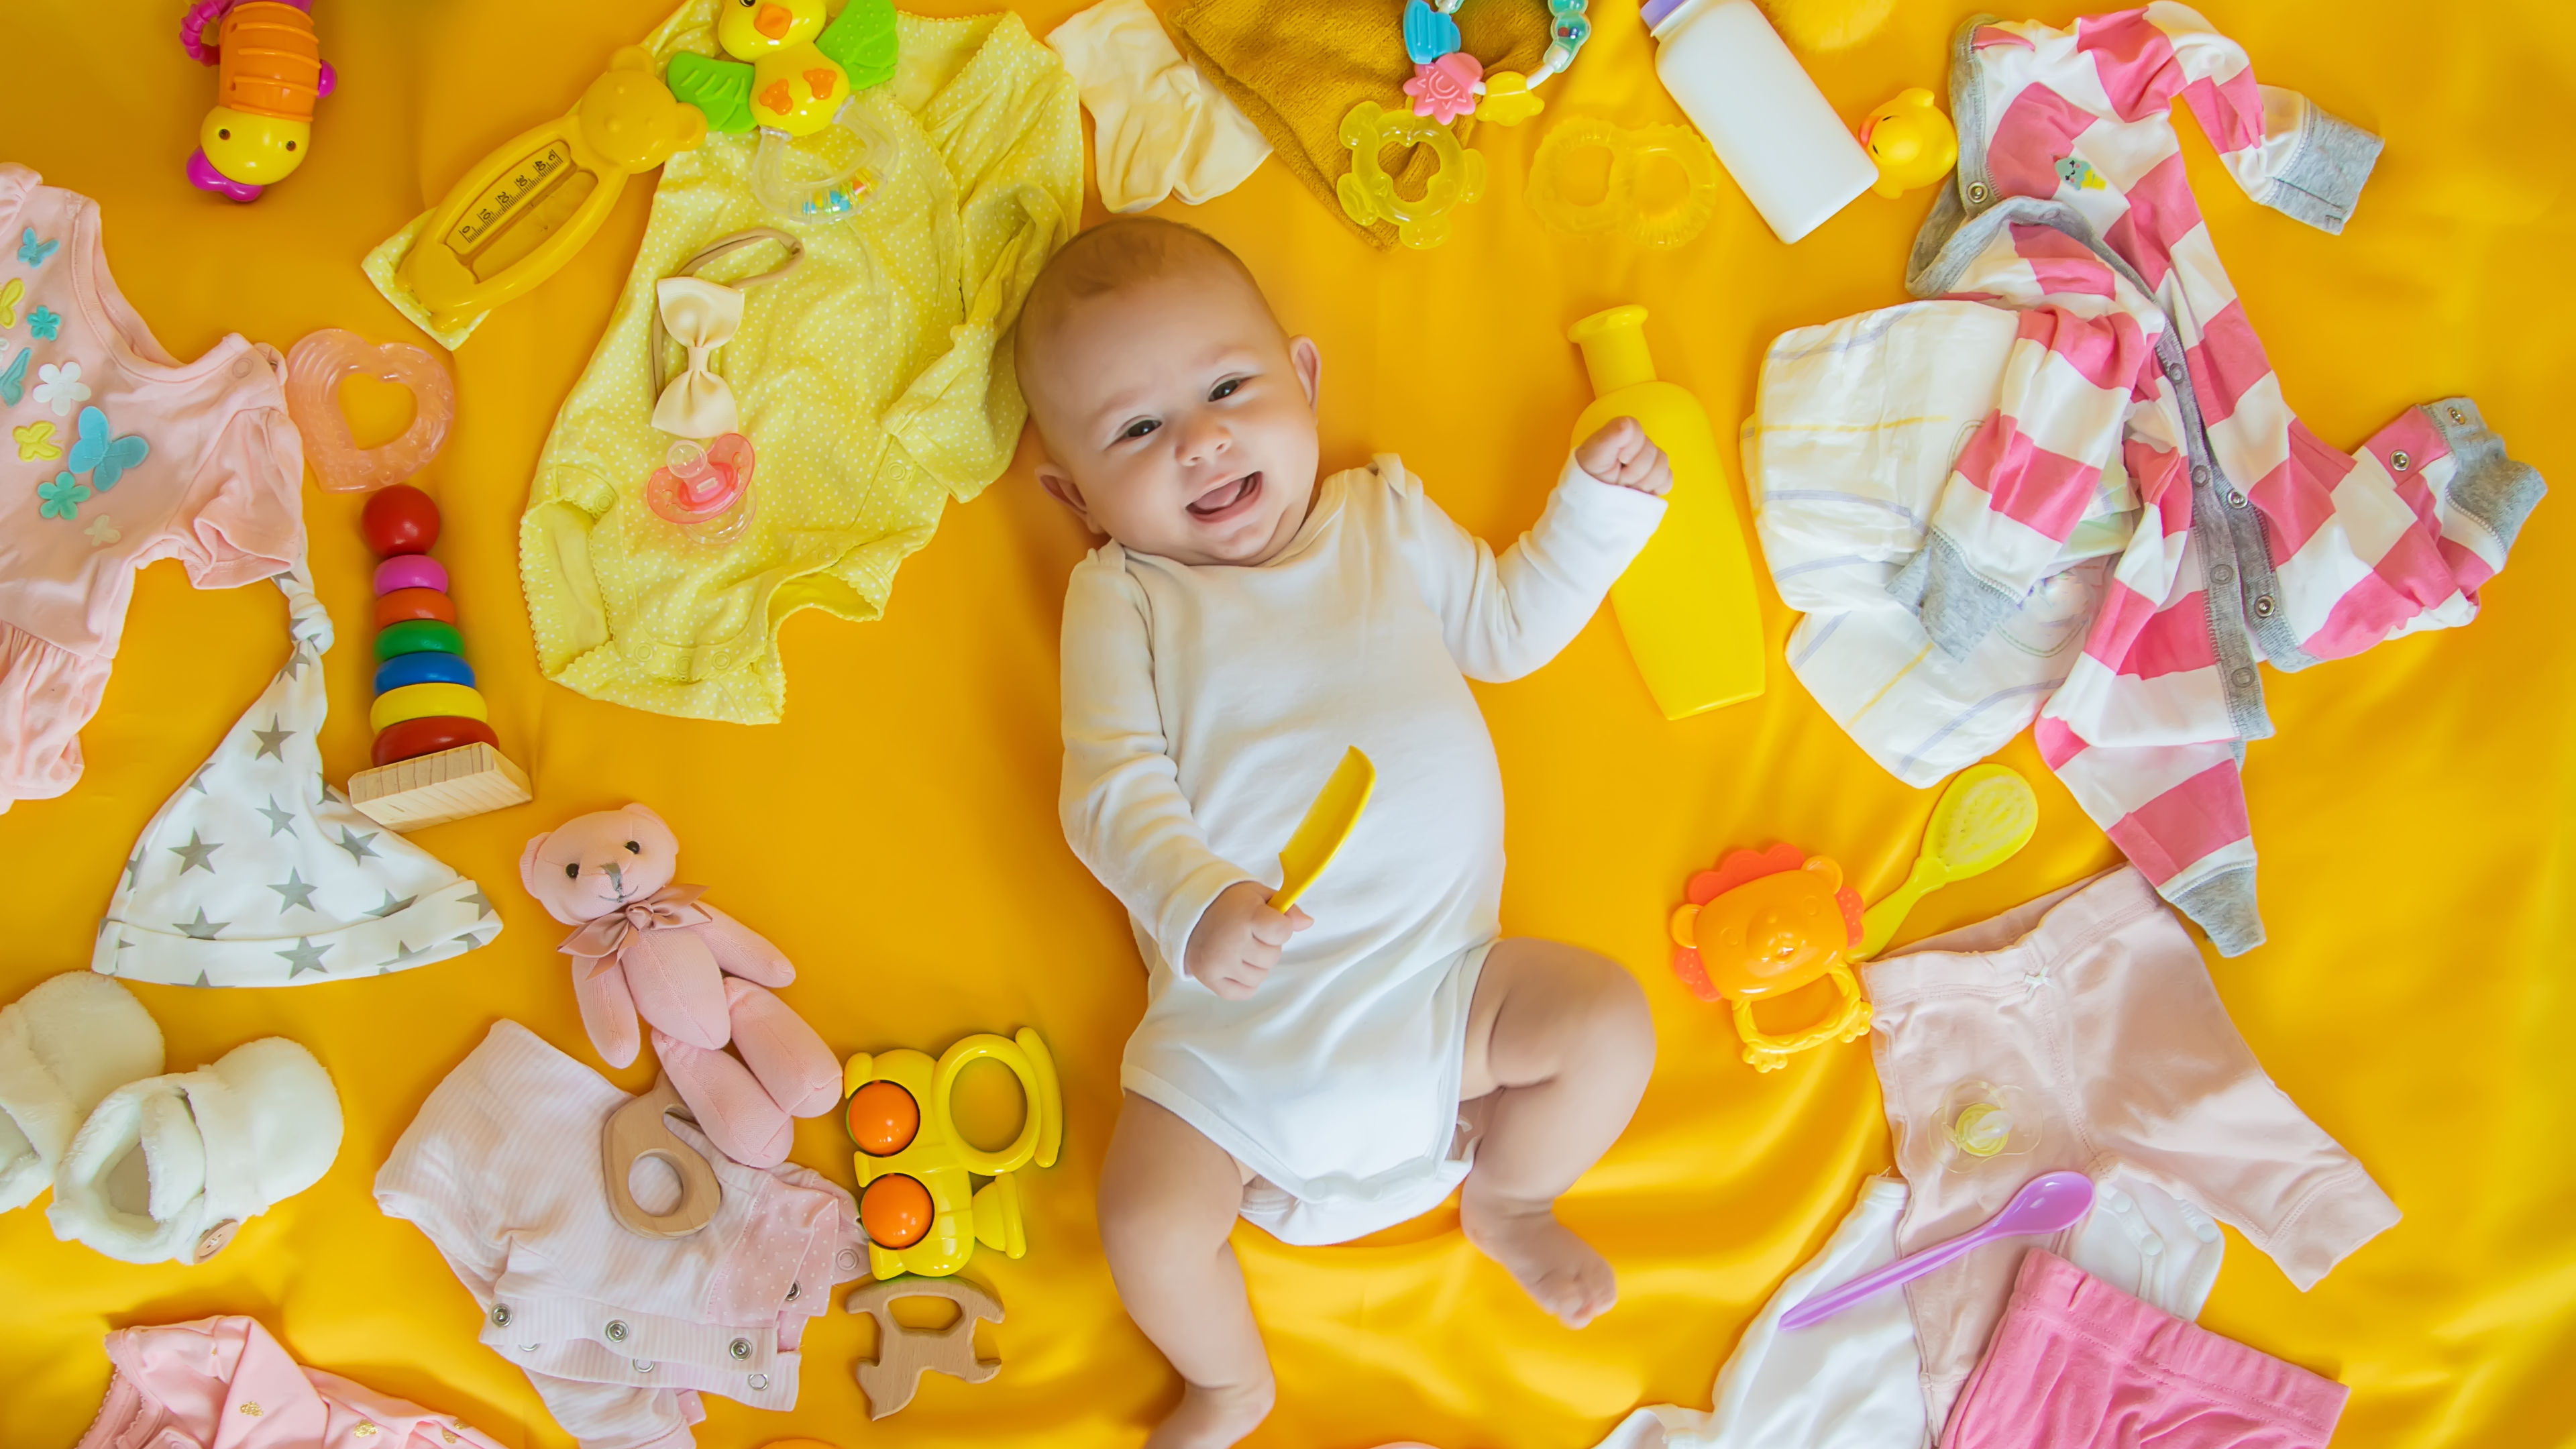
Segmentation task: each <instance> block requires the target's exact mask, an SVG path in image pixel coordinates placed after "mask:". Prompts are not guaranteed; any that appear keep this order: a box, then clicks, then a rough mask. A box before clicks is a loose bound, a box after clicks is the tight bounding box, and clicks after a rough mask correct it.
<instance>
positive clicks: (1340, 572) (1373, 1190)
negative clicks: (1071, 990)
mask: <svg viewBox="0 0 2576 1449" xmlns="http://www.w3.org/2000/svg"><path fill="white" fill-rule="evenodd" d="M1663 510H1664V504H1663V500H1661V499H1659V498H1655V497H1653V496H1651V495H1648V494H1644V493H1639V492H1637V491H1635V490H1633V489H1628V488H1621V487H1618V486H1616V485H1613V484H1607V483H1602V482H1599V481H1596V480H1595V479H1593V478H1592V477H1591V476H1590V475H1588V474H1586V473H1584V472H1583V471H1582V470H1581V469H1579V468H1577V467H1575V466H1574V465H1573V464H1572V463H1571V462H1569V463H1568V464H1567V465H1566V469H1565V474H1564V476H1563V477H1562V478H1561V479H1560V480H1559V482H1558V483H1557V486H1556V489H1555V492H1554V493H1553V494H1552V495H1551V496H1550V498H1549V500H1548V505H1547V508H1546V510H1545V511H1544V512H1543V513H1542V514H1541V515H1540V518H1539V521H1538V525H1537V527H1535V528H1533V529H1532V530H1531V531H1530V532H1529V533H1528V534H1527V535H1525V536H1523V537H1522V539H1521V540H1520V541H1519V542H1518V543H1516V544H1514V545H1513V546H1512V547H1511V548H1509V549H1508V550H1506V551H1505V552H1504V553H1503V554H1502V556H1501V557H1500V558H1496V557H1495V555H1494V553H1493V551H1492V550H1491V549H1489V548H1487V547H1486V546H1485V544H1484V543H1483V542H1482V541H1481V540H1479V539H1477V538H1475V537H1474V536H1472V535H1471V534H1469V533H1468V532H1467V531H1466V530H1464V529H1462V528H1460V527H1459V526H1458V525H1457V524H1456V523H1454V522H1452V521H1450V519H1449V517H1448V515H1447V514H1444V513H1442V512H1441V511H1440V509H1439V506H1438V505H1436V504H1434V503H1433V502H1431V500H1430V499H1428V498H1426V497H1424V496H1423V492H1422V484H1421V482H1420V481H1419V480H1417V479H1415V478H1413V477H1412V476H1410V475H1409V474H1407V473H1406V472H1405V471H1404V469H1403V467H1402V465H1400V464H1399V463H1398V462H1397V461H1396V460H1395V458H1394V457H1392V456H1382V457H1380V458H1378V459H1377V460H1376V464H1375V466H1374V468H1355V469H1352V470H1349V471H1347V472H1343V473H1337V474H1334V475H1333V476H1332V477H1330V478H1327V479H1325V480H1324V481H1323V483H1322V484H1321V485H1319V487H1318V488H1317V491H1316V495H1315V504H1314V508H1313V511H1312V512H1311V514H1310V515H1309V516H1308V518H1307V519H1306V522H1305V525H1304V526H1303V527H1302V528H1300V529H1299V530H1298V532H1297V535H1296V537H1295V538H1294V539H1293V540H1291V541H1290V543H1289V545H1288V548H1287V549H1286V550H1285V551H1284V552H1283V553H1281V554H1280V556H1279V557H1278V558H1276V559H1273V560H1271V561H1270V562H1269V563H1267V564H1264V565H1261V566H1260V567H1257V568H1240V567H1204V568H1203V567H1193V566H1190V565H1186V564H1179V563H1174V562H1172V561H1171V560H1168V559H1163V558H1157V557H1153V556H1151V555H1147V554H1141V553H1135V552H1131V551H1129V550H1126V549H1123V548H1121V547H1119V546H1118V545H1117V544H1115V543H1112V544H1109V545H1106V546H1104V547H1102V548H1100V549H1098V550H1096V551H1094V552H1093V553H1092V555H1091V556H1090V557H1089V558H1087V559H1085V560H1084V561H1083V562H1082V563H1080V564H1078V565H1076V566H1075V568H1074V571H1073V579H1072V582H1071V584H1070V585H1069V586H1068V588H1067V590H1066V595H1065V610H1064V745H1065V755H1064V791H1063V796H1062V799H1061V801H1060V806H1061V810H1062V813H1063V817H1064V830H1065V837H1066V839H1067V840H1069V841H1070V842H1071V843H1072V845H1073V850H1074V854H1076V855H1078V856H1080V857H1081V858H1082V862H1083V864H1085V865H1087V866H1089V867H1090V868H1091V871H1092V874H1094V875H1096V876H1098V877H1099V878H1100V880H1101V882H1102V883H1103V884H1104V885H1106V886H1108V887H1109V889H1110V890H1111V891H1112V892H1114V893H1115V894H1116V895H1117V897H1118V899H1119V901H1120V902H1121V903H1123V904H1124V905H1125V906H1126V907H1127V912H1128V916H1129V918H1130V919H1131V920H1132V921H1133V922H1134V925H1135V929H1136V943H1137V948H1138V949H1139V950H1140V951H1141V952H1142V953H1143V954H1144V957H1145V964H1146V969H1147V972H1148V975H1149V981H1148V987H1147V1005H1146V1008H1145V1019H1144V1020H1143V1022H1142V1023H1140V1024H1139V1025H1138V1026H1137V1028H1136V1033H1135V1035H1134V1036H1132V1037H1130V1038H1129V1039H1128V1042H1127V1056H1126V1063H1125V1068H1124V1071H1123V1073H1122V1078H1121V1079H1122V1082H1123V1084H1124V1085H1125V1086H1126V1088H1127V1089H1128V1090H1130V1091H1133V1092H1136V1093H1137V1094H1139V1095H1141V1096H1143V1097H1145V1098H1147V1099H1149V1100H1151V1101H1154V1102H1156V1103H1159V1104H1160V1105H1162V1106H1164V1107H1166V1108H1169V1109H1170V1110H1171V1111H1173V1112H1175V1113H1177V1114H1179V1116H1180V1117H1181V1118H1182V1119H1183V1120H1185V1121H1187V1122H1188V1123H1189V1124H1190V1125H1191V1126H1193V1127H1195V1128H1197V1129H1198V1130H1199V1131H1201V1132H1203V1133H1205V1134H1206V1135H1207V1136H1208V1138H1209V1139H1210V1140H1212V1141H1214V1142H1215V1143H1216V1144H1217V1145H1218V1146H1220V1147H1223V1148H1224V1149H1225V1150H1226V1151H1227V1152H1229V1153H1232V1154H1233V1155H1234V1157H1235V1158H1236V1159H1237V1160H1238V1161H1240V1162H1242V1163H1243V1164H1245V1165H1246V1166H1247V1167H1249V1168H1251V1170H1252V1171H1254V1172H1256V1173H1258V1174H1260V1176H1261V1177H1262V1178H1263V1179H1264V1180H1265V1182H1266V1183H1267V1184H1268V1185H1269V1187H1270V1188H1272V1189H1275V1190H1273V1191H1261V1190H1256V1191H1255V1192H1254V1193H1252V1194H1249V1195H1248V1196H1247V1200H1246V1205H1245V1209H1244V1215H1245V1216H1246V1217H1248V1218H1251V1219H1252V1220H1253V1221H1254V1222H1256V1223H1259V1224H1260V1225H1261V1226H1263V1227H1265V1228H1268V1229H1269V1230H1270V1231H1271V1232H1273V1233H1275V1234H1277V1235H1278V1236H1279V1237H1280V1238H1282V1239H1284V1240H1286V1241H1288V1242H1292V1243H1333V1242H1343V1241H1347V1240H1349V1239H1351V1238H1355V1237H1359V1236H1362V1235H1364V1234H1366V1233H1370V1232H1374V1231H1376V1230H1377V1229H1379V1228H1382V1227H1386V1226H1389V1225H1391V1224H1394V1223H1398V1222H1402V1221H1403V1220H1405V1219H1406V1218H1409V1217H1412V1216H1414V1215H1416V1214H1418V1213H1421V1212H1423V1211H1425V1210H1427V1209H1429V1208H1431V1207H1433V1206H1435V1205H1436V1204H1437V1203H1438V1202H1439V1201H1440V1200H1441V1199H1442V1198H1443V1197H1445V1196H1447V1195H1448V1193H1449V1190H1450V1189H1451V1188H1452V1187H1455V1186H1456V1185H1457V1183H1458V1181H1459V1179H1460V1178H1462V1177H1463V1176H1464V1175H1465V1172H1466V1164H1465V1162H1464V1161H1462V1160H1453V1156H1454V1155H1453V1153H1452V1152H1451V1145H1452V1139H1453V1137H1454V1135H1455V1129H1456V1123H1457V1108H1458V1079H1459V1067H1460V1061H1461V1055H1462V1052H1463V1050H1464V1045H1465V1039H1466V1024H1467V1005H1468V1001H1469V999H1470V997H1471V996H1472V995H1473V993H1474V990H1475V975H1476V968H1477V967H1479V966H1480V965H1481V964H1482V963H1483V960H1484V953H1485V950H1486V948H1487V947H1489V946H1491V945H1492V944H1493V942H1494V940H1495V938H1496V937H1497V936H1498V935H1499V934H1500V930H1501V928H1500V921H1499V911H1500V908H1501V902H1502V888H1503V798H1502V794H1503V792H1502V774H1501V770H1500V768H1499V766H1498V765H1497V763H1496V761H1495V758H1494V747H1493V741H1492V739H1491V737H1489V736H1488V735H1487V733H1486V731H1485V720H1484V716H1483V715H1482V714H1481V713H1480V712H1478V710H1477V707H1476V700H1475V696H1474V695H1473V694H1471V693H1470V692H1469V691H1468V689H1467V684H1466V677H1472V678H1476V679H1481V680H1489V681H1502V680H1509V679H1516V678H1518V677H1520V676H1521V675H1524V674H1527V673H1529V672H1530V671H1531V670H1533V669H1536V668H1538V667H1539V666H1540V665H1542V664H1545V663H1546V662H1547V661H1548V660H1550V659H1552V658H1554V657H1555V656H1556V653H1557V651H1558V650H1560V649H1562V648H1564V647H1565V645H1566V644H1567V642H1568V641H1570V640H1572V639H1573V637H1574V636H1575V634H1576V633H1577V632H1578V631H1580V630H1581V629H1582V627H1583V625H1584V623H1585V621H1587V620H1589V619H1590V618H1591V617H1592V613H1593V611H1594V610H1595V609H1596V608H1598V607H1599V606H1600V603H1601V598H1602V595H1603V594H1605V593H1606V592H1608V590H1609V587H1610V585H1611V583H1612V582H1613V581H1614V580H1615V579H1617V578H1618V576H1619V573H1620V571H1621V570H1623V569H1625V568H1626V567H1627V565H1628V561H1629V560H1630V559H1631V558H1633V557H1635V556H1636V553H1637V551H1638V550H1639V549H1640V548H1642V547H1644V545H1645V542H1646V539H1647V538H1648V537H1649V536H1650V535H1652V534H1653V532H1654V530H1655V526H1656V524H1657V523H1658V522H1660V521H1661V519H1662V517H1663ZM1462 675H1463V676H1466V677H1462ZM1353 745H1357V746H1358V747H1359V748H1360V749H1361V750H1363V751H1365V752H1366V753H1367V754H1368V756H1369V758H1370V759H1371V760H1372V761H1374V762H1375V764H1376V766H1377V790H1376V793H1375V795H1374V796H1373V797H1372V798H1371V799H1370V802H1369V806H1368V810H1367V813H1366V814H1364V815H1363V816H1362V817H1361V819H1360V822H1359V825H1358V827H1357V828H1356V829H1354V830H1353V831H1352V832H1351V835H1350V838H1349V840H1348V841H1346V842H1345V843H1344V844H1343V846H1342V849H1341V853H1340V854H1339V855H1337V856H1336V857H1335V858H1334V861H1333V864H1332V868H1331V869H1329V870H1327V871H1325V872H1324V875H1323V878H1322V879H1320V880H1319V881H1317V882H1316V883H1315V885H1314V886H1313V887H1312V888H1311V889H1310V890H1308V891H1307V892H1306V894H1305V896H1304V898H1303V899H1302V900H1301V902H1300V904H1301V905H1303V906H1304V907H1305V909H1306V911H1307V912H1308V913H1309V914H1310V915H1312V916H1313V917H1314V919H1315V924H1314V925H1313V926H1312V927H1311V928H1309V929H1308V930H1306V931H1304V932H1302V933H1300V934H1299V935H1298V936H1297V937H1296V938H1295V939H1294V940H1293V941H1292V942H1291V943H1290V945H1289V946H1288V949H1287V951H1286V953H1285V954H1284V955H1283V956H1282V958H1281V960H1280V963H1279V966H1278V969H1277V970H1275V971H1273V972H1272V973H1271V975H1270V977H1269V978H1268V979H1267V980H1266V981H1264V982H1263V983H1262V985H1261V988H1260V989H1259V990H1258V991H1256V992H1255V993H1254V994H1253V995H1252V996H1251V998H1250V999H1248V1000H1244V1001H1227V1000H1225V999H1223V998H1221V997H1219V996H1217V995H1216V993H1214V992H1212V991H1210V990H1209V989H1208V988H1207V987H1205V986H1204V985H1201V984H1200V983H1199V982H1197V981H1195V980H1192V979H1190V978H1189V977H1187V976H1185V975H1184V974H1182V971H1181V962H1182V960H1183V952H1184V950H1185V948H1186V947H1187V945H1188V943H1189V938H1190V932H1191V930H1192V929H1193V928H1195V927H1196V926H1197V924H1198V921H1199V917H1200V915H1201V914H1202V913H1203V912H1205V911H1206V909H1207V907H1208V904H1209V903H1210V902H1211V901H1213V900H1214V899H1215V898H1216V896H1217V894H1218V893H1219V892H1221V891H1223V890H1224V889H1225V888H1226V887H1227V886H1230V885H1232V884H1234V883H1235V882H1237V881H1245V880H1252V881H1259V882H1261V883H1263V884H1264V885H1276V884H1277V883H1278V881H1279V861H1278V855H1279V850H1280V848H1281V847H1282V846H1284V845H1286V844H1287V842H1288V836H1289V834H1290V833H1291V832H1292V831H1293V830H1295V828H1296V826H1297V822H1298V820H1299V818H1300V817H1302V816H1303V815H1304V814H1305V811H1306V807H1307V806H1308V805H1309V804H1310V803H1312V802H1313V800H1314V797H1315V793H1316V791H1317V790H1319V789H1321V788H1322V786H1323V783H1324V781H1325V779H1326V777H1328V776H1329V775H1330V774H1331V773H1332V771H1333V766H1334V765H1335V764H1336V763H1337V762H1338V761H1339V760H1340V758H1341V756H1342V752H1343V751H1344V750H1345V749H1347V748H1349V747H1350V746H1353Z"/></svg>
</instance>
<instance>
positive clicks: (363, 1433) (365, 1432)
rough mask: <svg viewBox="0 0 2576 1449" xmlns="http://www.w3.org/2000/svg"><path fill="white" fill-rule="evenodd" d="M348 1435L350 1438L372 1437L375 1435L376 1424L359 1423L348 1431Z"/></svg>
mask: <svg viewBox="0 0 2576 1449" xmlns="http://www.w3.org/2000/svg"><path fill="white" fill-rule="evenodd" d="M349 1437H350V1438H352V1439H373V1438H374V1437H376V1426H375V1425H373V1424H360V1425H359V1426H358V1427H356V1428H354V1429H352V1430H350V1431H349Z"/></svg>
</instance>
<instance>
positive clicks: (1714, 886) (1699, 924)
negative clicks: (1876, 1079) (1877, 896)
mask: <svg viewBox="0 0 2576 1449" xmlns="http://www.w3.org/2000/svg"><path fill="white" fill-rule="evenodd" d="M1686 895H1687V897H1688V900H1689V903H1688V904H1687V905H1684V906H1682V907H1681V908H1680V909H1679V910H1676V911H1675V912H1673V922H1672V931H1673V940H1674V941H1675V942H1676V943H1678V945H1679V948H1680V949H1678V950H1676V951H1674V952H1673V974H1674V975H1676V976H1678V977H1680V978H1681V980H1682V984H1683V985H1685V986H1688V987H1689V988H1690V989H1691V993H1692V994H1693V995H1695V996H1697V997H1698V998H1699V999H1700V1000H1702V1001H1715V1000H1717V999H1718V998H1720V997H1724V998H1725V999H1726V1000H1727V1002H1728V1003H1729V1004H1730V1005H1731V1006H1733V1007H1734V1009H1735V1032H1736V1035H1738V1036H1740V1037H1742V1038H1743V1039H1744V1060H1745V1062H1746V1063H1747V1064H1749V1065H1750V1066H1751V1067H1752V1068H1753V1069H1754V1070H1755V1071H1757V1072H1769V1071H1777V1070H1778V1069H1779V1068H1780V1066H1781V1065H1782V1064H1783V1063H1784V1062H1786V1061H1787V1060H1788V1059H1789V1057H1790V1055H1791V1054H1792V1053H1796V1052H1802V1051H1807V1050H1809V1049H1811V1048H1814V1047H1820V1046H1823V1045H1824V1044H1825V1043H1827V1042H1829V1041H1852V1040H1855V1039H1857V1038H1858V1037H1860V1036H1861V1035H1862V1034H1863V1033H1865V1032H1867V1031H1868V1030H1869V1002H1868V1001H1867V1000H1865V999H1863V997H1862V996H1861V992H1860V983H1859V982H1858V981H1856V980H1854V979H1853V977H1852V971H1851V967H1850V966H1849V965H1847V964H1845V962H1844V959H1843V958H1844V954H1845V953H1846V952H1848V951H1850V950H1852V949H1853V948H1854V947H1856V946H1858V945H1859V944H1860V894H1859V893H1858V892H1856V891H1854V890H1852V889H1850V888H1849V887H1847V886H1845V885H1844V884H1843V872H1842V867H1841V866H1838V865H1836V864H1834V863H1833V862H1832V861H1830V860H1827V859H1826V858H1825V857H1823V856H1821V855H1817V856H1806V857H1803V858H1802V857H1801V856H1800V854H1799V852H1798V850H1797V848H1796V847H1795V846H1789V845H1775V846H1773V847H1771V849H1769V850H1768V851H1764V852H1761V853H1758V854H1757V853H1756V852H1753V851H1750V850H1737V851H1730V852H1729V853H1728V854H1727V857H1726V858H1725V859H1724V860H1722V861H1719V862H1718V866H1717V869H1715V870H1704V871H1701V872H1700V873H1699V874H1697V875H1695V876H1692V877H1691V880H1690V885H1689V887H1688V889H1687V891H1686ZM1819 976H1822V977H1825V978H1827V979H1828V980H1830V981H1832V982H1833V984H1834V989H1835V990H1836V991H1838V992H1840V993H1841V994H1842V1003H1841V1005H1840V1006H1838V1007H1836V1008H1835V1010H1834V1013H1833V1014H1832V1015H1831V1016H1828V1017H1827V1018H1825V1019H1824V1020H1823V1021H1820V1022H1818V1023H1816V1024H1815V1025H1813V1026H1810V1027H1808V1028H1806V1029H1805V1030H1803V1031H1800V1032H1796V1033H1793V1034H1792V1035H1789V1036H1785V1037H1775V1036H1771V1035H1769V1034H1767V1033H1765V1032H1764V1031H1763V1030H1762V1028H1761V1027H1760V1026H1759V1025H1758V1024H1757V1023H1756V1022H1755V1021H1754V1019H1753V1003H1754V1002H1756V1001H1758V1000H1760V999H1762V998H1763V997H1766V996H1778V995H1782V994H1785V993H1787V992H1791V991H1795V990H1797V989H1798V988H1799V987H1801V986H1804V985H1806V984H1807V983H1808V982H1810V981H1813V980H1815V979H1816V978H1817V977H1819Z"/></svg>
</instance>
